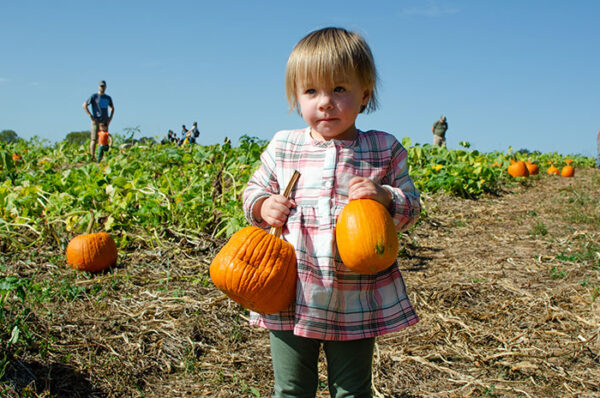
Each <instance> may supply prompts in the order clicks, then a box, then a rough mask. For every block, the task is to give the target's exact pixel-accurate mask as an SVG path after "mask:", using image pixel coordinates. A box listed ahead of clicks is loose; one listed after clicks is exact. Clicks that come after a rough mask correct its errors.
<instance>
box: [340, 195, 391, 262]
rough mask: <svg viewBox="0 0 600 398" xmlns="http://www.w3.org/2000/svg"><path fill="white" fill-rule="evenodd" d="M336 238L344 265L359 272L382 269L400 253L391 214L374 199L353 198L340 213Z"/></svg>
mask: <svg viewBox="0 0 600 398" xmlns="http://www.w3.org/2000/svg"><path fill="white" fill-rule="evenodd" d="M335 239H336V241H337V248H338V253H339V254H340V257H341V258H342V261H343V262H344V265H346V267H348V268H349V269H351V270H352V271H354V272H357V273H359V274H374V273H377V272H380V271H383V270H384V269H386V268H388V267H389V266H390V265H392V264H393V263H394V261H396V257H398V248H399V242H398V234H397V233H396V228H395V227H394V221H393V220H392V216H390V213H389V212H388V211H387V209H386V208H385V207H384V206H383V205H382V204H381V203H379V202H377V201H375V200H371V199H356V200H351V201H350V202H349V203H348V204H347V205H346V206H345V207H344V209H343V210H342V212H341V214H340V216H339V217H338V220H337V224H336V228H335Z"/></svg>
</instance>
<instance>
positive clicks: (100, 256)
mask: <svg viewBox="0 0 600 398" xmlns="http://www.w3.org/2000/svg"><path fill="white" fill-rule="evenodd" d="M116 262H117V245H116V244H115V241H114V239H113V238H112V236H110V235H109V234H107V233H106V232H98V233H92V234H89V233H88V234H84V235H78V236H76V237H75V238H73V239H72V240H71V241H70V242H69V244H68V245H67V263H68V264H69V265H70V266H71V268H74V269H78V270H83V271H88V272H98V271H102V270H104V269H106V268H108V267H110V266H112V265H114V264H115V263H116Z"/></svg>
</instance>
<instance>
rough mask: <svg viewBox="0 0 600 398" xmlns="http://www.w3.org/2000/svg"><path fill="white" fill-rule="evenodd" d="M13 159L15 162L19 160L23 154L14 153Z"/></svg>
mask: <svg viewBox="0 0 600 398" xmlns="http://www.w3.org/2000/svg"><path fill="white" fill-rule="evenodd" d="M12 160H13V162H18V161H20V160H21V155H19V154H18V153H13V154H12Z"/></svg>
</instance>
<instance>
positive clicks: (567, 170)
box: [560, 166, 575, 177]
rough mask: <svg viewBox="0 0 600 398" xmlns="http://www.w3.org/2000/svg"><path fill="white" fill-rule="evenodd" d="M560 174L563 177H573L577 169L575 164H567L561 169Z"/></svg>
mask: <svg viewBox="0 0 600 398" xmlns="http://www.w3.org/2000/svg"><path fill="white" fill-rule="evenodd" d="M560 175H561V176H563V177H573V176H574V175H575V169H574V168H573V166H565V167H563V168H562V170H561V171H560Z"/></svg>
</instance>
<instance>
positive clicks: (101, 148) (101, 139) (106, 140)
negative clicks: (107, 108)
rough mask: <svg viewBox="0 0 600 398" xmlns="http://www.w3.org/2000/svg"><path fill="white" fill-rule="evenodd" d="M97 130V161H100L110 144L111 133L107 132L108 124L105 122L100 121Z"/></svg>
mask: <svg viewBox="0 0 600 398" xmlns="http://www.w3.org/2000/svg"><path fill="white" fill-rule="evenodd" d="M98 130H99V131H98V163H100V161H101V160H102V157H103V156H104V152H108V150H109V149H110V147H111V146H112V135H110V133H109V132H108V125H107V124H106V123H100V124H99V126H98Z"/></svg>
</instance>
